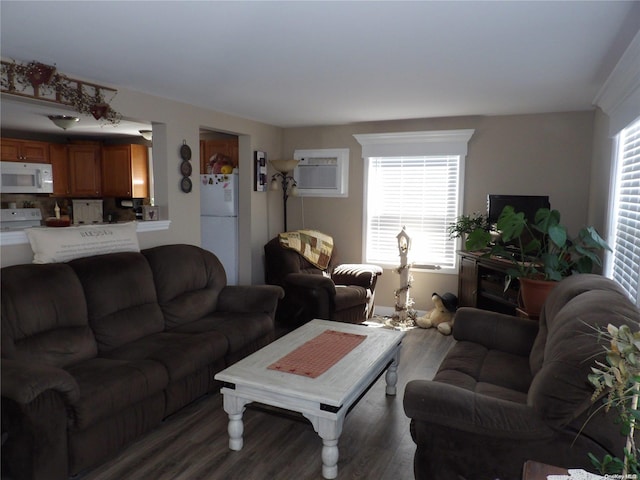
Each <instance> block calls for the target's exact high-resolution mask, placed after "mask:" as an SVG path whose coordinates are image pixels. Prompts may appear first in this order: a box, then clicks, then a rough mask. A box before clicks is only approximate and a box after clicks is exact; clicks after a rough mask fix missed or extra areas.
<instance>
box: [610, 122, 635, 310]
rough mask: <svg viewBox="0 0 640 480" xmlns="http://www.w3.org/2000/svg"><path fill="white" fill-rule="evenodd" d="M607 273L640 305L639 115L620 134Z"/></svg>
mask: <svg viewBox="0 0 640 480" xmlns="http://www.w3.org/2000/svg"><path fill="white" fill-rule="evenodd" d="M610 218H611V222H610V232H611V235H612V239H610V240H611V241H610V245H611V246H612V250H613V253H611V254H610V255H609V258H608V262H607V265H608V267H607V276H609V277H611V278H613V279H614V280H616V281H617V282H618V283H620V285H622V287H623V288H624V289H625V290H626V291H627V293H628V294H629V296H630V297H631V298H632V299H633V300H634V301H635V302H636V304H637V305H640V291H639V288H638V286H639V281H640V118H639V119H637V120H636V121H635V122H634V123H632V124H631V125H629V126H628V127H627V128H625V129H624V130H622V132H621V133H620V135H619V137H618V154H617V158H616V175H615V186H614V201H613V207H612V211H611V217H610Z"/></svg>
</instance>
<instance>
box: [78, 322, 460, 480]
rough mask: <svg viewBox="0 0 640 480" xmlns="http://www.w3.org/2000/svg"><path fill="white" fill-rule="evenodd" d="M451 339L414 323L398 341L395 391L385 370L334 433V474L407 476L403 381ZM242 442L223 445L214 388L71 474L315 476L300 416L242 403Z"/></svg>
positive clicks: (313, 437) (108, 478) (427, 373)
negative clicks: (388, 391) (238, 446)
mask: <svg viewBox="0 0 640 480" xmlns="http://www.w3.org/2000/svg"><path fill="white" fill-rule="evenodd" d="M453 343H454V340H453V339H452V338H451V337H445V336H442V335H441V334H440V333H438V332H437V331H436V330H435V329H430V330H422V329H414V330H411V331H409V332H408V334H407V336H406V337H405V339H404V342H403V347H402V351H401V355H400V367H399V370H398V394H397V396H395V397H388V396H386V395H385V380H384V375H383V376H382V377H381V378H380V379H379V380H378V381H377V382H376V384H375V385H374V386H373V387H372V388H371V389H370V390H369V392H368V393H367V394H366V395H365V396H364V397H363V398H362V399H361V400H360V403H359V404H358V405H357V406H356V407H355V408H354V409H353V410H352V411H351V412H350V413H349V415H348V416H347V418H346V420H345V424H344V428H343V431H342V435H341V436H340V443H339V445H338V446H339V449H340V458H339V461H338V479H350V480H372V479H380V480H409V479H412V478H413V455H414V452H415V444H414V443H413V441H412V440H411V435H410V434H409V419H408V418H407V417H406V416H405V414H404V410H403V408H402V397H403V395H404V388H405V386H406V383H407V382H408V381H409V380H412V379H430V378H433V375H434V374H435V372H436V370H437V368H438V366H439V365H440V362H441V361H442V359H443V358H444V356H445V354H446V352H447V351H448V350H449V348H450V347H451V345H453ZM243 418H244V447H243V449H242V450H241V451H239V452H234V451H231V450H229V446H228V436H227V420H228V419H227V415H226V413H225V412H224V410H223V408H222V397H221V395H220V394H212V395H208V396H206V397H204V398H202V399H200V400H198V401H196V402H194V403H193V404H191V405H189V406H188V407H186V408H184V409H183V410H181V411H180V412H178V413H176V414H175V415H173V416H172V417H171V418H169V419H167V420H166V421H164V422H163V423H162V425H160V426H159V427H158V428H156V429H154V430H152V431H151V432H149V433H147V434H146V435H144V436H143V437H141V438H140V439H139V440H138V441H136V442H135V443H133V444H131V445H129V446H128V447H127V448H125V449H124V450H122V451H121V452H120V453H119V454H118V455H117V456H116V457H115V458H112V459H111V460H109V461H107V462H106V463H104V464H102V465H101V466H99V467H97V468H95V469H94V470H91V471H89V472H84V473H83V474H81V475H79V476H77V477H75V479H74V480H123V479H127V480H151V479H153V480H218V479H220V480H222V479H224V480H267V479H268V480H293V479H295V480H319V479H322V473H321V472H322V461H321V458H320V452H321V450H322V440H321V439H320V437H318V435H317V434H316V433H315V432H314V430H313V427H312V426H311V424H310V423H309V422H307V421H306V420H304V418H302V417H301V416H294V415H280V414H274V413H273V412H269V411H267V409H265V408H252V407H248V408H247V410H246V412H245V414H244V417H243Z"/></svg>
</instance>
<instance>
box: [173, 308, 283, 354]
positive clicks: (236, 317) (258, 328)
mask: <svg viewBox="0 0 640 480" xmlns="http://www.w3.org/2000/svg"><path fill="white" fill-rule="evenodd" d="M171 331H172V332H181V333H191V334H193V333H198V334H199V333H201V332H219V333H220V334H222V335H224V336H225V337H226V338H227V340H228V342H229V351H228V352H227V356H231V357H233V356H234V354H235V353H237V352H242V351H244V348H245V347H246V346H247V345H254V347H257V348H254V349H253V350H257V349H258V348H260V347H262V346H263V345H262V342H261V340H262V339H264V338H265V337H268V338H269V339H270V340H272V335H273V320H272V319H271V317H269V315H267V314H264V313H224V312H214V313H212V314H209V315H207V316H205V317H204V318H201V319H200V320H196V321H195V322H190V323H184V324H182V325H179V326H177V327H176V328H174V329H173V330H171Z"/></svg>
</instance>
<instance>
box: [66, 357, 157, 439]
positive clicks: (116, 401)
mask: <svg viewBox="0 0 640 480" xmlns="http://www.w3.org/2000/svg"><path fill="white" fill-rule="evenodd" d="M67 371H68V372H69V373H70V374H71V375H72V376H73V377H74V378H75V380H76V381H77V382H78V385H79V387H80V399H79V400H78V401H77V402H76V403H74V404H73V405H72V406H71V407H70V411H69V423H70V427H71V428H73V429H76V430H82V429H84V428H87V427H88V426H90V425H93V424H94V423H96V422H97V421H99V420H101V419H103V418H105V417H108V416H111V415H114V414H115V413H117V412H120V411H121V410H123V409H125V408H127V407H129V406H131V405H134V404H136V403H138V402H140V401H141V400H144V399H145V398H148V397H150V396H152V395H154V394H155V393H158V392H161V391H162V390H163V389H165V388H166V387H167V385H168V383H169V378H168V375H167V371H166V369H165V368H164V366H163V365H161V364H160V363H158V362H154V361H152V360H139V361H126V360H117V359H107V358H94V359H91V360H88V361H86V362H81V363H78V364H76V365H73V366H71V367H69V368H68V369H67Z"/></svg>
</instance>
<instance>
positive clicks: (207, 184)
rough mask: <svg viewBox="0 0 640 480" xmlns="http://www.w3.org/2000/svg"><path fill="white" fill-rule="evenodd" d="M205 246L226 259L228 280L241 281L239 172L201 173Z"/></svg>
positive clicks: (201, 213) (221, 258)
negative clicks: (239, 255)
mask: <svg viewBox="0 0 640 480" xmlns="http://www.w3.org/2000/svg"><path fill="white" fill-rule="evenodd" d="M200 228H201V232H202V233H201V235H202V238H201V240H202V243H201V245H202V248H204V249H206V250H209V251H210V252H213V253H214V254H215V255H216V256H217V257H218V258H219V259H220V262H222V265H223V266H224V270H225V272H226V274H227V284H228V285H237V284H238V174H237V173H233V174H229V175H223V174H220V175H200Z"/></svg>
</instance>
